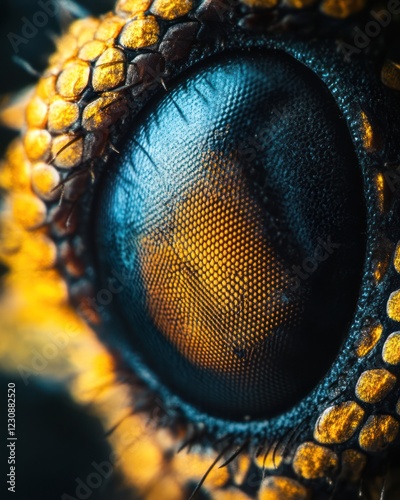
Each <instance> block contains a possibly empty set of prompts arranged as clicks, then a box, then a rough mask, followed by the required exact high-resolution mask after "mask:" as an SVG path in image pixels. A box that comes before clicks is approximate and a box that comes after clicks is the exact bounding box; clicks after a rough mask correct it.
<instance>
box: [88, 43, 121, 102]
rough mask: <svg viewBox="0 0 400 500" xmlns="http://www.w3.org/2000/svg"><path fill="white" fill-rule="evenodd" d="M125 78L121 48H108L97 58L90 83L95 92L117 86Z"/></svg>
mask: <svg viewBox="0 0 400 500" xmlns="http://www.w3.org/2000/svg"><path fill="white" fill-rule="evenodd" d="M124 80H125V55H124V53H123V51H122V50H120V49H115V48H109V49H107V50H106V51H105V52H104V53H103V54H102V55H101V56H100V58H99V59H98V61H97V62H96V65H95V67H94V70H93V78H92V85H93V90H94V91H95V92H104V91H106V90H111V89H113V88H115V87H118V86H119V85H120V84H122V83H123V82H124Z"/></svg>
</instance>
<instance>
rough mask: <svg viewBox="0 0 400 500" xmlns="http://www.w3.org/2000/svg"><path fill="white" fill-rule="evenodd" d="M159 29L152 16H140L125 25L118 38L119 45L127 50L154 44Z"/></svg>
mask: <svg viewBox="0 0 400 500" xmlns="http://www.w3.org/2000/svg"><path fill="white" fill-rule="evenodd" d="M159 35H160V27H159V26H158V23H157V21H156V18H155V17H154V16H147V17H145V16H141V17H139V16H138V18H137V19H134V20H133V21H131V22H130V23H128V24H126V25H125V27H124V29H123V30H122V33H121V36H120V40H119V41H120V43H121V45H123V46H124V47H126V48H127V49H140V48H143V47H150V46H151V45H153V44H155V43H156V42H157V40H158V37H159Z"/></svg>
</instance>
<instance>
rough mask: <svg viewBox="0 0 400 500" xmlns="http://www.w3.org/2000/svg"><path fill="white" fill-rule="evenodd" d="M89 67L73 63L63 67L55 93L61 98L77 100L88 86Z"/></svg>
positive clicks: (86, 64) (82, 62)
mask: <svg viewBox="0 0 400 500" xmlns="http://www.w3.org/2000/svg"><path fill="white" fill-rule="evenodd" d="M89 78H90V65H89V63H88V62H86V61H74V62H71V63H69V64H67V65H66V66H65V68H64V69H63V71H62V72H61V73H60V75H59V76H58V79H57V91H58V93H59V94H60V95H61V96H62V97H66V98H70V99H78V97H79V96H80V95H81V94H82V92H83V91H84V90H85V89H86V87H87V86H88V85H89Z"/></svg>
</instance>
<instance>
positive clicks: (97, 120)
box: [82, 92, 128, 131]
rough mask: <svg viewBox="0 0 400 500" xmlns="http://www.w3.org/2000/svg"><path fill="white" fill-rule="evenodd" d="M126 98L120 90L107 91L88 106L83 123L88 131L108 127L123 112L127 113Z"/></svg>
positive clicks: (83, 115) (83, 116)
mask: <svg viewBox="0 0 400 500" xmlns="http://www.w3.org/2000/svg"><path fill="white" fill-rule="evenodd" d="M127 109H128V108H127V104H126V99H125V98H124V97H123V96H122V97H121V95H120V94H118V92H107V93H105V94H104V95H103V96H102V97H99V98H98V99H96V100H95V101H93V102H91V103H90V104H88V105H87V106H86V108H85V109H84V111H83V114H82V125H83V127H84V128H85V129H86V130H88V131H95V130H99V129H107V128H108V127H109V126H110V125H112V124H113V123H115V121H116V119H118V118H119V117H121V114H126V113H127Z"/></svg>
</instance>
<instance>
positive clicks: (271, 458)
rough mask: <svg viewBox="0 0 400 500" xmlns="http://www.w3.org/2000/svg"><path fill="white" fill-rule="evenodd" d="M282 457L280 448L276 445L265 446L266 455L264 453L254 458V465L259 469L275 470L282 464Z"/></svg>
mask: <svg viewBox="0 0 400 500" xmlns="http://www.w3.org/2000/svg"><path fill="white" fill-rule="evenodd" d="M282 461H283V455H282V450H281V447H279V444H278V443H273V445H272V446H270V447H268V446H267V453H266V454H265V451H264V452H262V453H260V454H259V455H258V456H257V457H256V458H255V463H256V464H257V465H258V466H259V467H260V469H262V470H263V469H267V470H277V469H278V468H279V466H280V465H281V464H282Z"/></svg>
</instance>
